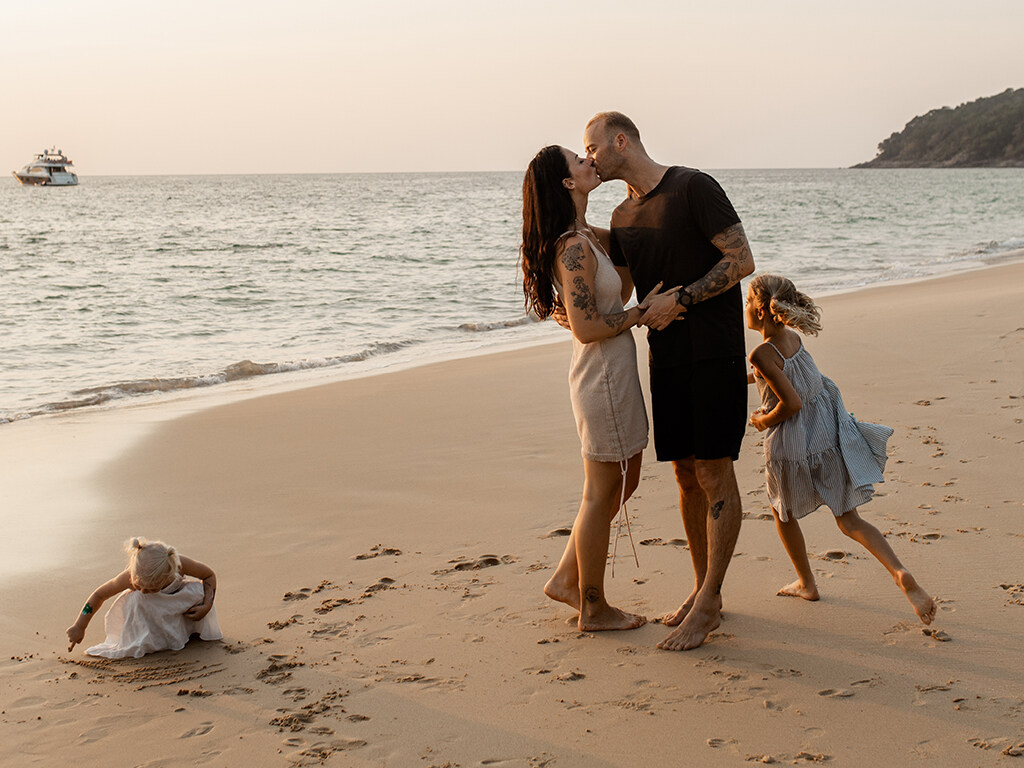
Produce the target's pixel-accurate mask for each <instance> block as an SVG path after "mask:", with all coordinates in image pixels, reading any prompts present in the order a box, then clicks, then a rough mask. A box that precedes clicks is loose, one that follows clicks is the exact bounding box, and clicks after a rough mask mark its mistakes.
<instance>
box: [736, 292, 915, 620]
mask: <svg viewBox="0 0 1024 768" xmlns="http://www.w3.org/2000/svg"><path fill="white" fill-rule="evenodd" d="M746 314H747V326H748V327H749V328H751V329H753V330H755V331H760V333H761V335H762V337H763V338H764V344H761V345H760V346H758V347H757V349H755V350H754V351H753V352H752V353H751V355H750V362H751V364H752V366H753V369H754V372H753V374H751V375H750V376H749V377H748V382H749V383H756V384H757V388H758V391H759V393H760V395H761V403H762V405H761V408H759V409H758V410H757V411H755V412H754V414H753V415H752V416H751V417H750V423H751V424H753V425H754V427H756V428H757V430H758V431H759V432H763V431H765V430H768V434H767V435H766V436H765V440H764V455H765V465H766V466H765V477H766V479H767V486H768V499H769V501H770V502H771V505H772V514H773V515H775V525H776V528H777V529H778V532H779V538H781V539H782V544H783V546H784V547H785V548H786V553H787V554H788V555H789V557H790V559H791V560H792V561H793V565H794V567H795V568H796V573H797V576H798V577H799V578H798V579H797V580H796V581H794V582H793V583H792V584H789V585H787V586H785V587H783V588H782V589H780V590H779V594H780V595H793V596H795V597H802V598H804V599H805V600H817V599H818V587H817V585H816V584H815V582H814V574H813V573H812V572H811V565H810V563H809V562H808V560H807V549H806V547H805V545H804V537H803V534H802V533H801V532H800V525H799V524H798V523H797V519H798V518H801V517H803V516H804V515H807V514H808V513H810V512H813V511H814V510H815V509H817V508H818V507H820V506H821V505H822V504H824V505H826V506H828V507H829V509H831V510H832V514H834V515H835V517H836V523H838V525H839V530H841V531H842V532H843V533H845V534H846V535H847V536H849V537H850V538H851V539H853V540H854V541H856V542H859V543H860V544H862V545H863V546H864V547H865V548H866V549H867V550H868V552H870V553H871V554H872V555H874V556H875V557H876V558H877V559H878V561H879V562H880V563H881V564H882V565H884V566H885V568H886V570H887V571H889V573H890V574H891V575H892V577H893V580H894V581H895V582H896V584H897V586H899V588H900V589H902V590H903V593H904V594H905V595H906V596H907V599H908V600H910V604H911V605H912V606H913V607H914V612H915V613H916V614H917V615H918V617H919V618H920V619H921V621H923V622H924V623H925V624H931V622H932V619H933V618H934V617H935V602H934V601H933V600H932V599H931V597H929V596H928V593H927V592H925V591H924V590H923V589H922V588H921V587H920V586H919V585H918V583H917V582H916V581H915V580H914V577H913V576H911V575H910V572H909V571H908V570H907V569H906V568H904V567H903V564H902V563H900V561H899V559H898V558H897V557H896V554H895V553H894V552H893V551H892V547H890V546H889V542H887V541H886V540H885V537H884V536H882V534H881V533H880V532H879V531H878V529H877V528H875V527H874V526H873V525H871V523H869V522H867V521H865V520H863V519H862V518H861V516H860V515H859V514H857V507H858V506H860V505H861V504H865V503H867V502H868V501H870V500H871V497H872V495H873V494H874V487H873V483H881V482H883V479H882V470H883V469H884V468H885V461H886V454H885V448H886V443H887V442H888V440H889V437H890V436H891V435H892V430H891V429H890V428H889V427H883V426H881V425H879V424H869V423H866V422H858V421H857V420H856V419H854V418H853V415H852V414H850V413H847V411H846V408H845V407H844V405H843V398H842V395H840V394H839V390H838V389H837V388H836V385H835V384H834V383H833V382H832V380H831V379H828V378H826V377H824V376H822V375H821V373H820V372H819V371H818V368H817V366H816V365H815V364H814V360H813V359H812V358H811V355H810V353H809V352H808V351H807V349H806V347H804V345H803V343H802V342H801V340H800V337H799V336H798V335H797V334H796V333H794V332H793V331H792V330H790V328H795V329H797V330H798V331H800V332H801V333H804V334H812V335H814V336H817V335H818V331H820V330H821V325H820V323H819V322H818V320H819V317H820V314H819V309H818V307H817V306H816V305H815V304H814V302H813V301H812V300H811V299H810V298H809V297H808V296H806V295H805V294H803V293H801V292H800V291H798V290H797V289H796V287H795V286H794V285H793V283H792V282H790V281H789V280H787V279H786V278H784V277H779V276H777V275H759V276H757V277H755V278H754V279H753V280H752V281H751V282H750V288H749V290H748V292H747V313H746Z"/></svg>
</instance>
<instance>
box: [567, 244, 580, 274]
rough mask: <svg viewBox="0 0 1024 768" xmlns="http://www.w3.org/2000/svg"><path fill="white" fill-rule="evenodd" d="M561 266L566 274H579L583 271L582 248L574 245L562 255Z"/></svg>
mask: <svg viewBox="0 0 1024 768" xmlns="http://www.w3.org/2000/svg"><path fill="white" fill-rule="evenodd" d="M562 266H563V267H565V270H566V272H579V271H580V270H581V269H583V246H582V245H580V244H579V243H574V244H573V245H570V246H569V247H568V248H566V249H565V252H564V253H563V254H562Z"/></svg>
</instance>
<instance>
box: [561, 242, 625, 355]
mask: <svg viewBox="0 0 1024 768" xmlns="http://www.w3.org/2000/svg"><path fill="white" fill-rule="evenodd" d="M555 269H556V270H557V272H558V282H560V283H561V284H562V290H563V291H564V292H565V298H564V299H563V303H564V304H565V311H566V314H567V315H568V319H569V328H570V330H571V331H572V333H573V336H575V337H576V338H577V339H579V340H580V341H582V342H583V343H584V344H589V343H591V342H594V341H601V340H602V339H607V338H610V337H612V336H617V335H618V334H620V333H622V332H623V331H624V330H626V329H627V328H631V327H632V326H634V325H636V321H637V320H639V319H640V317H641V316H642V315H643V313H644V310H641V309H640V308H639V307H633V308H632V309H628V310H623V311H622V312H613V313H611V314H607V315H602V314H601V313H599V312H598V311H597V294H596V292H595V289H594V275H595V274H596V273H597V257H596V256H595V255H594V252H593V250H592V249H591V247H590V243H588V242H587V240H586V238H583V237H578V236H573V237H569V238H567V239H566V240H565V241H564V243H563V245H562V248H561V252H560V253H559V255H558V258H557V259H556V260H555Z"/></svg>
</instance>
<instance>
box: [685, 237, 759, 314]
mask: <svg viewBox="0 0 1024 768" xmlns="http://www.w3.org/2000/svg"><path fill="white" fill-rule="evenodd" d="M711 242H712V243H713V244H714V246H715V247H716V248H717V249H718V250H719V251H721V252H722V260H721V261H719V262H718V263H717V264H715V266H713V267H712V268H711V270H710V271H709V272H708V273H707V274H706V275H704V277H702V278H701V279H700V280H698V281H697V282H695V283H693V284H692V285H688V286H687V287H686V290H687V291H688V292H689V294H690V295H691V296H693V301H694V303H696V302H698V301H704V300H705V299H710V298H712V297H713V296H717V295H718V294H720V293H725V292H726V291H727V290H729V289H730V288H732V286H734V285H736V283H738V282H739V281H740V279H741V278H742V277H743V276H744V275H748V274H750V273H751V272H752V271H753V270H752V269H747V268H748V267H750V266H752V265H753V263H754V257H753V255H752V254H751V253H750V245H749V244H748V243H747V236H746V234H745V233H744V231H743V225H742V224H733V225H732V226H731V227H727V228H725V229H723V230H722V231H721V232H719V233H718V234H717V235H715V236H714V237H713V238H711Z"/></svg>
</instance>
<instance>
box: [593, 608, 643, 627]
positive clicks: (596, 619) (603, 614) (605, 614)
mask: <svg viewBox="0 0 1024 768" xmlns="http://www.w3.org/2000/svg"><path fill="white" fill-rule="evenodd" d="M646 623H647V619H646V618H644V617H643V616H640V615H639V614H636V613H626V612H625V611H621V610H619V609H618V608H612V607H611V606H610V605H605V607H604V608H603V609H601V610H599V611H597V612H595V613H589V612H588V613H587V615H586V616H584V615H583V614H582V613H581V614H580V620H579V624H578V626H579V628H580V632H604V631H609V630H622V629H636V628H637V627H642V626H643V625H644V624H646Z"/></svg>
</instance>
